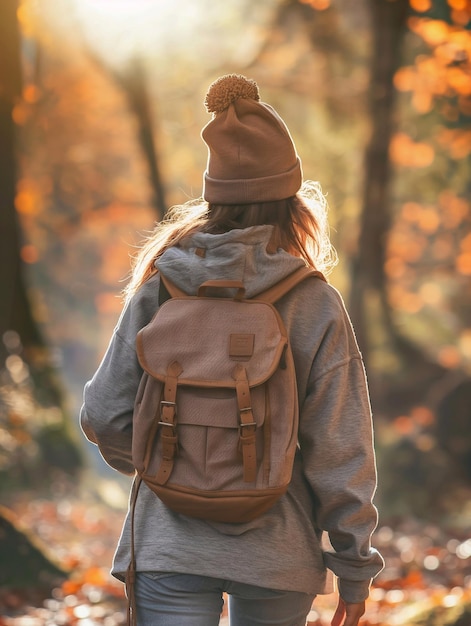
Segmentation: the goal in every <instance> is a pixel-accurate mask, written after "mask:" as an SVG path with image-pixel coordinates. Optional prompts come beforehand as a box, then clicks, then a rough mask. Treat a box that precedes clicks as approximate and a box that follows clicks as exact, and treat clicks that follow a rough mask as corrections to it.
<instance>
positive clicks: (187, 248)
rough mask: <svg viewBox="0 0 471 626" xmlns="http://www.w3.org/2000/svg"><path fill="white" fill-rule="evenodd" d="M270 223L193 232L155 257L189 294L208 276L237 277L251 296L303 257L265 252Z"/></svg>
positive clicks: (166, 273) (223, 278) (164, 270)
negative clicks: (227, 229) (223, 230)
mask: <svg viewBox="0 0 471 626" xmlns="http://www.w3.org/2000/svg"><path fill="white" fill-rule="evenodd" d="M272 232H273V226H268V225H267V226H251V227H250V228H243V229H235V230H230V231H228V232H226V233H222V234H220V235H213V234H210V233H195V234H194V235H192V236H190V237H188V238H186V239H184V240H183V241H181V242H180V243H179V245H178V246H174V247H172V248H169V249H168V250H166V251H165V252H164V254H163V255H162V256H161V257H160V258H159V259H158V260H157V261H156V267H157V268H158V270H159V272H161V273H162V274H163V275H164V276H165V277H166V278H168V279H169V280H171V281H172V282H173V283H174V284H175V285H176V286H177V287H179V288H180V289H182V290H183V291H185V292H186V293H187V294H189V295H195V294H196V292H197V290H198V287H199V286H200V285H201V284H202V283H204V282H205V281H207V280H239V281H242V282H243V283H244V285H245V288H246V292H245V293H246V297H247V298H252V297H254V296H256V295H257V294H259V293H261V292H262V291H265V290H266V289H268V288H269V287H271V286H272V285H274V284H275V283H277V282H278V281H280V280H281V279H283V278H285V277H286V276H288V275H289V274H291V273H292V272H294V271H295V270H296V269H298V268H299V267H302V266H303V265H305V263H304V261H303V260H302V259H301V258H299V257H295V256H293V255H291V254H288V253H287V252H285V251H284V250H282V249H280V248H279V249H278V250H277V251H276V252H275V253H270V252H267V247H268V244H269V242H270V239H271V235H272Z"/></svg>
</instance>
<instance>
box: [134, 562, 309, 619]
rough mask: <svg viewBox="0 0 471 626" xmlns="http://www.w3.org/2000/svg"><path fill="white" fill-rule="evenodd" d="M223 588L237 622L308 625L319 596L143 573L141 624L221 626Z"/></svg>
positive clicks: (140, 583) (138, 595)
mask: <svg viewBox="0 0 471 626" xmlns="http://www.w3.org/2000/svg"><path fill="white" fill-rule="evenodd" d="M223 592H226V593H227V594H228V595H229V619H230V625H231V626H305V624H306V618H307V615H308V613H309V611H310V610H311V605H312V603H313V601H314V598H315V596H314V595H309V594H306V593H298V592H296V591H276V590H273V589H265V588H264V587H256V586H254V585H245V584H243V583H235V582H230V581H227V580H222V579H219V578H210V577H208V576H196V575H193V574H170V575H168V576H164V577H162V575H161V574H154V573H152V572H138V573H137V577H136V587H135V597H136V607H137V610H136V614H137V626H218V624H219V618H220V615H221V612H222V608H223V603H224V601H223V595H222V594H223Z"/></svg>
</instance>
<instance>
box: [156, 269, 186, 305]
mask: <svg viewBox="0 0 471 626" xmlns="http://www.w3.org/2000/svg"><path fill="white" fill-rule="evenodd" d="M159 276H160V283H161V286H162V287H163V289H161V292H162V291H163V294H162V295H163V298H162V301H161V302H159V304H162V302H165V300H169V299H170V298H179V297H182V296H188V294H187V293H185V292H184V291H183V290H182V289H180V288H179V287H177V286H176V285H175V284H174V283H172V281H171V280H169V279H168V278H166V277H165V276H164V275H163V274H162V273H161V272H159Z"/></svg>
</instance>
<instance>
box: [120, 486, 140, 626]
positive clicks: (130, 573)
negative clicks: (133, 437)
mask: <svg viewBox="0 0 471 626" xmlns="http://www.w3.org/2000/svg"><path fill="white" fill-rule="evenodd" d="M141 482H142V479H141V477H140V476H139V475H137V474H136V476H135V478H134V483H133V486H132V491H131V494H132V495H131V560H130V562H129V566H128V569H127V571H126V575H125V580H124V582H125V586H126V598H127V621H126V623H127V626H136V624H137V621H136V595H135V584H136V551H135V537H134V535H135V528H134V526H135V517H136V503H137V495H138V493H139V487H140V486H141Z"/></svg>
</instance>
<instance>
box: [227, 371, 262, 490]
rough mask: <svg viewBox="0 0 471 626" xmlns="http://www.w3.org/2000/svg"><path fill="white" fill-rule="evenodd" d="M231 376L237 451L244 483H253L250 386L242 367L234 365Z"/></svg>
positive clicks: (254, 459) (254, 454) (254, 452)
mask: <svg viewBox="0 0 471 626" xmlns="http://www.w3.org/2000/svg"><path fill="white" fill-rule="evenodd" d="M232 375H233V377H234V380H235V383H236V394H237V406H238V409H239V419H240V422H239V449H240V450H241V452H242V462H243V466H244V482H245V483H253V482H255V480H256V478H257V450H256V448H255V434H256V433H255V431H256V429H257V424H256V422H255V419H254V416H253V412H252V402H251V398H250V386H249V381H248V379H247V371H246V369H245V367H243V366H242V365H236V367H235V369H234V372H233V374H232Z"/></svg>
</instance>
